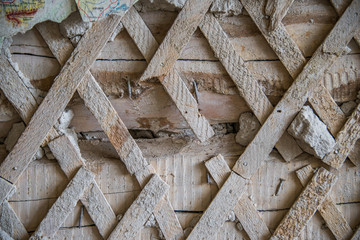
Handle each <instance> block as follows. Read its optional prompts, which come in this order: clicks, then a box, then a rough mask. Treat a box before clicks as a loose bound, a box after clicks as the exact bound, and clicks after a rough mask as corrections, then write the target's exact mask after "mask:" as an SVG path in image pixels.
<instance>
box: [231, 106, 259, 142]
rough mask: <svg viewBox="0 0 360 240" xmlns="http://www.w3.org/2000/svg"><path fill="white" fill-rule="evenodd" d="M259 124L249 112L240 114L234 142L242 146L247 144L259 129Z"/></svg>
mask: <svg viewBox="0 0 360 240" xmlns="http://www.w3.org/2000/svg"><path fill="white" fill-rule="evenodd" d="M260 127H261V125H260V123H259V121H258V120H257V118H256V117H255V116H254V114H252V113H251V112H246V113H243V114H241V115H240V118H239V132H238V133H237V134H236V142H237V143H238V144H240V145H242V146H246V145H248V144H249V143H250V142H251V140H253V138H254V137H255V135H256V133H257V132H258V131H259V129H260Z"/></svg>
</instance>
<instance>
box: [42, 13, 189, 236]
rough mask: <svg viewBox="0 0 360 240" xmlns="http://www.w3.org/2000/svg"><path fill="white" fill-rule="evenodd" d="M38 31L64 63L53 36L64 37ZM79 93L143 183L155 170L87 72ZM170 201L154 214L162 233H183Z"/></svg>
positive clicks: (131, 170)
mask: <svg viewBox="0 0 360 240" xmlns="http://www.w3.org/2000/svg"><path fill="white" fill-rule="evenodd" d="M130 14H131V11H130ZM127 16H128V15H127ZM125 22H126V21H125ZM126 26H128V25H126ZM38 30H39V31H40V33H41V34H42V36H43V37H44V39H45V41H46V42H47V43H48V45H49V46H51V47H50V48H51V50H52V51H53V53H54V55H55V56H56V57H58V58H59V62H60V63H61V62H64V60H63V59H60V57H65V56H66V55H58V54H57V53H58V52H60V51H62V50H63V49H64V47H62V48H59V47H60V45H56V43H57V42H58V40H56V39H57V38H63V37H61V36H60V35H59V33H58V32H57V33H55V34H54V35H53V34H48V32H47V31H46V26H45V25H44V26H43V27H40V28H39V27H38ZM69 43H70V42H69V41H68V44H66V48H67V49H65V51H67V52H71V51H70V49H72V48H73V47H72V46H71V44H69ZM62 45H65V44H62ZM78 93H79V94H80V96H81V97H82V98H83V100H84V102H85V105H86V106H87V107H88V108H89V109H90V111H91V112H92V114H93V115H94V116H95V118H96V119H97V120H98V122H99V123H100V125H101V127H102V129H103V130H104V132H105V133H106V134H107V136H108V138H109V140H110V142H111V143H112V145H113V146H114V147H115V149H116V151H117V153H118V155H119V156H120V158H121V160H122V161H123V162H124V163H125V165H126V168H127V170H128V171H129V172H130V173H131V174H135V176H136V178H137V180H138V181H139V183H140V185H141V186H144V185H145V184H146V182H147V181H148V180H149V177H150V176H151V174H153V173H154V171H153V168H152V166H150V165H149V163H148V162H147V160H146V159H145V158H144V157H143V155H142V153H141V150H140V149H139V147H138V146H137V144H136V143H135V141H134V139H133V138H132V137H131V135H130V133H129V132H128V130H127V128H126V126H125V125H124V123H123V122H122V120H121V118H120V117H119V115H118V114H117V112H116V110H115V109H114V108H113V106H112V105H111V103H110V101H109V100H108V98H107V97H106V96H105V94H104V92H103V91H102V89H101V87H100V86H99V85H98V83H97V82H96V80H95V79H94V77H93V76H92V75H91V73H90V72H88V73H87V76H85V78H84V80H83V82H82V83H81V84H80V86H79V88H78ZM96 192H98V191H96ZM169 204H170V202H169V201H167V200H162V201H160V203H159V206H161V207H159V209H158V210H157V211H156V212H155V213H154V214H155V217H156V219H157V221H158V222H159V226H160V228H161V230H162V232H163V233H164V235H165V236H166V237H168V238H173V237H175V236H177V235H179V234H182V228H181V226H180V223H179V221H178V219H177V217H176V215H175V213H174V211H173V210H172V206H171V205H169ZM170 210H171V211H170ZM110 217H111V215H110Z"/></svg>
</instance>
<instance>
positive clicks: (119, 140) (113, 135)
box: [107, 119, 130, 151]
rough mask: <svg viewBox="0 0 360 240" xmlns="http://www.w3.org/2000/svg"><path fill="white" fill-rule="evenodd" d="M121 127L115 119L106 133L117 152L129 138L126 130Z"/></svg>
mask: <svg viewBox="0 0 360 240" xmlns="http://www.w3.org/2000/svg"><path fill="white" fill-rule="evenodd" d="M122 126H123V124H122V123H120V120H119V119H117V120H116V122H115V124H111V125H110V126H109V130H108V131H107V135H108V137H109V140H110V142H111V143H112V144H113V145H114V147H115V149H116V150H117V151H119V150H120V149H121V146H122V145H123V144H124V143H125V142H126V140H127V139H128V138H129V137H130V133H129V132H128V130H127V129H126V128H123V127H122Z"/></svg>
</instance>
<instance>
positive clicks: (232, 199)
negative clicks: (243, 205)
mask: <svg viewBox="0 0 360 240" xmlns="http://www.w3.org/2000/svg"><path fill="white" fill-rule="evenodd" d="M246 183H247V180H245V179H244V178H242V177H240V176H239V175H237V174H236V173H233V172H232V173H231V174H230V176H229V177H228V178H227V180H226V182H225V183H224V185H223V186H222V187H221V188H220V190H219V192H218V193H217V194H216V196H215V198H214V199H213V201H212V202H211V203H210V205H209V207H208V208H207V209H206V211H205V212H204V213H203V215H202V216H201V218H200V220H199V222H198V223H197V224H196V225H195V227H194V229H193V230H192V231H191V233H190V235H189V237H188V238H187V239H188V240H192V239H210V238H211V237H213V236H215V234H216V232H217V231H219V229H220V228H221V226H222V225H223V224H224V222H225V218H226V217H225V216H226V215H227V214H229V213H230V211H232V210H233V209H234V207H235V206H236V204H237V203H238V201H239V199H240V198H241V196H242V194H243V192H244V190H245V188H246ZM224 196H226V197H224Z"/></svg>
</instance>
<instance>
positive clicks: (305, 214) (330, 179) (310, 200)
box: [271, 168, 337, 239]
mask: <svg viewBox="0 0 360 240" xmlns="http://www.w3.org/2000/svg"><path fill="white" fill-rule="evenodd" d="M336 180H337V177H336V176H335V175H333V174H332V173H330V172H328V171H327V170H326V169H325V168H320V169H319V170H318V172H317V173H316V174H315V175H314V177H313V178H312V180H311V181H310V183H309V184H308V185H307V186H306V188H305V189H304V191H303V192H302V193H301V194H300V196H299V198H298V200H296V202H295V203H294V205H293V206H292V207H291V209H290V210H289V212H288V213H287V214H286V216H285V217H284V218H283V220H282V221H281V223H280V224H279V226H278V227H277V229H276V230H275V232H274V234H273V236H272V237H271V239H294V238H297V237H298V236H299V235H300V233H301V231H302V230H303V229H304V227H305V226H306V224H307V223H308V222H309V220H310V219H311V217H312V216H313V215H314V214H315V212H316V210H317V209H318V208H319V206H320V205H321V204H322V203H323V202H324V200H325V198H326V197H327V196H328V194H329V193H330V190H331V189H332V187H333V186H334V185H335V183H336Z"/></svg>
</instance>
